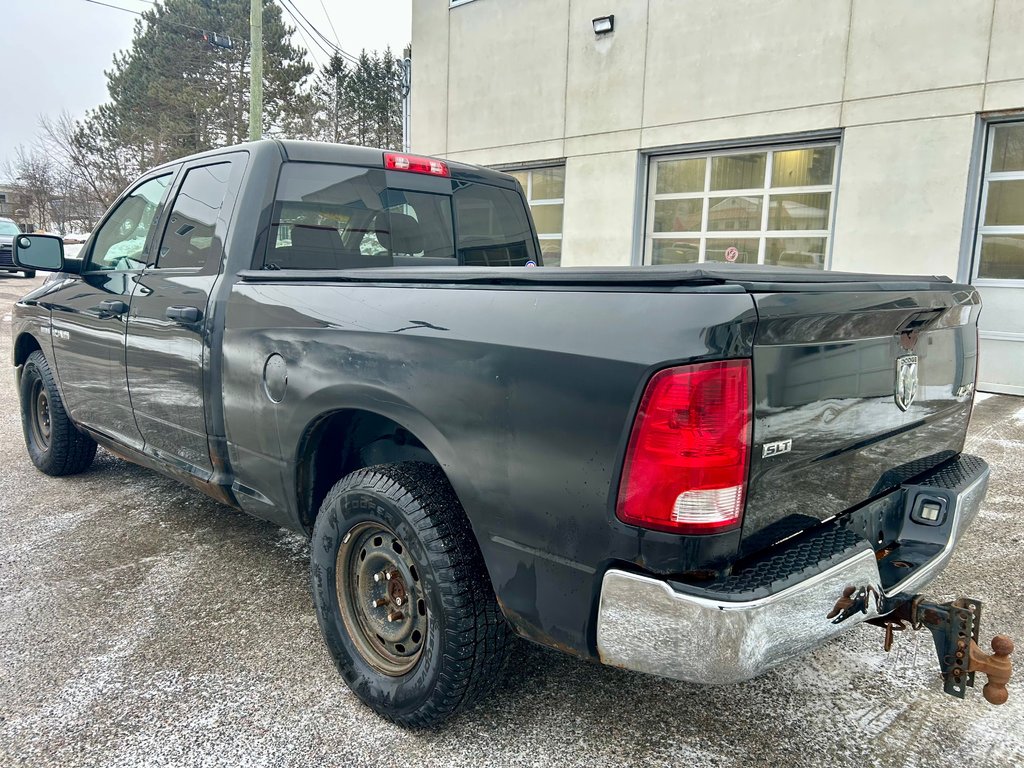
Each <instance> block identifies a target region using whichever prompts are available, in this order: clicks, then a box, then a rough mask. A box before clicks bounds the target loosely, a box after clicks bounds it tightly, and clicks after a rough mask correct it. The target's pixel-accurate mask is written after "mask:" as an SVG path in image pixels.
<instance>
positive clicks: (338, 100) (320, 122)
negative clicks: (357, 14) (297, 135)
mask: <svg viewBox="0 0 1024 768" xmlns="http://www.w3.org/2000/svg"><path fill="white" fill-rule="evenodd" d="M351 74H352V73H351V70H350V69H349V66H348V64H347V63H346V61H345V58H344V57H343V56H342V55H341V54H340V53H335V54H334V55H333V56H331V59H330V61H328V62H327V63H326V64H325V65H324V66H323V67H322V68H321V69H320V72H319V73H318V74H317V76H316V80H315V81H314V83H313V88H312V100H313V103H314V105H315V106H314V110H315V113H314V127H313V131H312V135H313V137H314V138H317V139H319V140H321V141H330V142H333V143H335V144H343V143H345V142H349V141H352V137H351V131H352V126H351V122H352V121H351V110H350V109H349V106H348V103H347V100H346V94H347V85H348V79H349V77H350V75H351Z"/></svg>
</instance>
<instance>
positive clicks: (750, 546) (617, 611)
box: [13, 141, 1012, 726]
mask: <svg viewBox="0 0 1024 768" xmlns="http://www.w3.org/2000/svg"><path fill="white" fill-rule="evenodd" d="M13 255H14V260H15V263H16V264H18V265H19V268H23V269H42V270H50V271H52V272H54V274H53V275H52V276H51V277H50V279H49V280H48V281H47V282H46V283H45V284H44V285H43V286H42V287H41V288H39V289H38V290H35V291H33V292H32V293H31V294H29V295H28V296H26V297H25V298H24V299H23V300H22V301H20V302H19V303H18V305H17V307H16V309H15V313H14V340H15V341H14V364H15V366H17V372H18V376H17V380H18V386H19V387H20V393H21V404H22V409H23V422H24V431H25V439H26V443H27V446H28V451H29V454H30V455H31V457H32V460H33V462H34V463H35V464H36V466H37V467H38V468H39V469H41V470H42V471H43V472H46V473H47V474H50V475H68V474H72V473H75V472H81V471H83V470H85V469H86V468H87V467H88V466H89V463H90V462H91V460H92V458H93V455H94V453H95V450H96V446H97V444H99V445H101V446H103V447H105V448H107V449H108V450H110V451H113V452H114V453H116V454H117V455H119V456H123V457H125V458H126V459H128V460H130V461H133V462H137V463H139V464H142V465H145V466H147V467H151V468H153V469H155V470H158V471H160V472H163V473H165V474H167V475H170V476H172V477H175V478H178V479H180V480H182V481H183V482H186V483H188V484H190V485H192V486H194V487H196V488H198V489H200V490H201V491H203V492H204V493H207V494H209V495H210V496H212V497H213V498H215V499H217V500H219V501H221V502H223V503H224V504H226V505H229V506H232V507H235V508H238V509H242V510H245V511H246V512H249V513H251V514H253V515H256V516H258V517H261V518H265V519H267V520H270V521H273V522H275V523H278V524H280V525H283V526H288V527H290V528H294V529H296V530H300V531H306V532H307V533H309V534H310V535H311V537H312V542H311V552H312V563H311V579H312V593H313V599H314V602H315V605H316V611H317V617H318V619H319V622H320V627H321V630H322V632H323V636H324V640H325V641H326V643H327V645H328V647H329V649H330V651H331V653H332V655H333V657H334V659H335V661H336V663H337V666H338V669H339V670H340V672H341V674H342V675H343V677H344V679H345V681H346V682H347V683H348V684H349V686H351V688H352V689H353V690H354V691H355V692H356V693H357V694H358V695H359V697H360V698H362V699H363V701H365V702H366V703H367V704H369V705H370V706H371V707H373V708H374V709H375V710H377V711H378V712H380V713H382V714H383V715H385V716H387V717H389V718H391V719H393V720H394V721H396V722H398V723H401V724H403V725H409V726H423V725H430V724H434V723H438V722H440V721H442V720H444V719H445V718H447V717H449V716H451V715H452V714H453V713H455V712H457V711H458V710H460V709H461V708H462V707H464V706H466V705H467V704H469V703H470V702H472V701H474V700H475V699H477V698H478V697H479V696H480V695H481V694H482V693H483V692H484V691H486V690H487V689H488V688H489V687H490V686H492V685H493V684H494V682H495V681H496V680H497V679H499V677H500V675H499V672H500V669H501V667H502V664H503V662H504V660H505V659H506V656H507V652H508V649H509V644H510V641H511V638H512V636H513V635H514V634H518V635H521V636H523V637H526V638H529V639H531V640H533V641H536V642H538V643H541V644H544V645H547V646H550V647H552V648H557V649H559V650H562V651H564V652H566V653H570V654H573V655H576V656H579V657H582V658H586V659H593V660H598V661H600V662H602V663H605V664H610V665H614V666H619V667H625V668H628V669H633V670H640V671H643V672H648V673H653V674H657V675H663V676H667V677H672V678H677V679H680V680H686V681H691V682H697V683H729V682H734V681H740V680H745V679H748V678H751V677H753V676H755V675H758V674H759V673H761V672H763V671H764V670H766V669H768V668H769V667H771V666H773V665H775V664H778V663H779V662H781V661H783V660H786V659H789V658H792V657H794V656H796V655H798V654H801V653H804V652H806V651H808V650H810V649H812V648H814V647H816V646H818V645H820V644H821V643H823V642H824V641H825V640H827V639H828V638H830V637H832V636H833V635H835V634H837V633H839V632H841V631H844V630H847V629H850V628H852V627H854V626H856V625H858V624H861V623H864V622H870V623H873V624H877V625H880V626H882V627H886V629H887V632H889V633H891V631H892V630H893V629H894V628H897V627H899V628H902V626H903V625H911V626H913V627H915V628H921V627H924V628H927V629H929V630H930V631H931V632H932V634H933V635H934V637H935V642H936V647H937V650H938V657H939V664H940V667H941V671H942V673H943V675H944V677H945V685H946V690H947V691H948V692H950V693H954V694H956V695H959V696H962V695H963V694H964V691H965V688H966V687H968V686H970V685H972V684H973V677H974V673H975V671H977V670H981V671H984V672H986V673H987V674H988V676H989V683H988V685H987V686H986V697H987V698H989V700H990V701H993V702H997V703H998V702H999V701H1001V700H1004V699H1005V696H1006V689H1005V683H1006V681H1007V679H1008V677H1009V659H1008V657H1007V654H1008V653H1009V651H1010V650H1012V644H1011V643H1010V642H1009V640H1008V639H1005V638H997V640H996V641H995V645H994V647H995V650H996V653H995V654H993V655H988V654H985V653H983V652H982V651H981V650H980V649H979V648H978V647H977V641H978V639H979V638H978V621H979V619H980V607H981V606H980V603H979V602H977V601H975V600H967V599H961V600H959V601H957V602H955V603H942V604H938V603H930V602H926V601H925V600H924V599H923V598H921V597H919V595H918V592H919V591H920V590H921V589H922V588H923V587H924V586H925V585H926V584H927V583H928V582H929V581H930V580H931V579H932V578H934V577H935V576H936V575H937V574H938V573H939V572H940V571H941V570H942V568H943V567H944V566H945V565H946V563H947V561H948V560H949V558H950V555H951V553H952V550H953V548H954V547H955V546H956V544H957V542H958V540H959V539H960V538H961V536H962V535H963V533H964V530H965V529H966V527H967V526H968V525H969V524H970V522H971V520H972V519H973V518H974V516H975V515H976V513H977V512H978V509H979V507H980V505H981V502H982V499H983V498H984V495H985V490H986V486H987V482H988V475H989V469H988V467H987V465H986V464H985V462H984V461H982V460H981V459H979V458H977V457H974V456H968V455H964V454H963V453H962V449H963V446H964V439H965V434H966V431H967V426H968V421H969V419H970V414H971V407H972V403H973V396H974V380H975V369H976V364H977V321H978V314H979V311H980V309H981V305H980V302H979V298H978V294H977V293H976V292H975V291H974V290H973V289H972V288H971V287H970V286H967V285H955V284H952V283H950V282H949V281H948V280H946V279H944V278H924V277H899V276H879V275H855V274H840V273H834V272H824V273H823V272H816V271H807V270H786V269H776V268H756V267H738V266H735V265H728V264H721V265H716V264H695V265H689V266H679V267H667V268H621V269H550V268H549V269H544V268H537V269H534V268H532V267H534V266H537V267H542V263H541V254H540V249H539V247H538V241H537V237H536V233H535V231H534V228H533V224H532V222H531V219H530V216H529V211H528V208H527V206H526V203H525V200H524V197H523V193H522V190H521V189H520V188H519V186H518V185H517V183H516V182H515V180H514V179H513V178H511V177H509V176H507V175H504V174H501V173H497V172H495V171H491V170H487V169H484V168H476V167H472V166H468V165H460V164H457V163H448V162H445V161H441V160H436V159H432V158H421V157H415V156H410V155H403V154H395V153H389V152H385V151H381V150H372V149H365V148H357V147H343V146H336V145H317V144H308V143H299V142H271V141H267V142H258V143H254V144H248V145H242V146H238V147H232V148H228V149H224V150H219V151H216V152H211V153H207V154H203V155H199V156H195V157H189V158H186V159H183V160H180V161H177V162H173V163H170V164H168V165H165V166H162V167H160V168H157V169H155V170H153V171H151V172H150V173H148V174H146V175H145V176H144V177H142V178H141V179H140V180H139V181H138V182H137V183H136V184H135V185H133V186H132V187H131V188H129V189H128V190H127V191H126V192H125V193H124V194H123V195H122V197H121V198H120V199H119V200H118V201H117V203H116V204H115V205H114V206H113V207H112V208H111V210H110V211H109V212H108V213H107V215H106V217H105V219H104V220H103V221H101V223H100V225H99V226H98V227H97V228H96V230H95V232H94V234H93V235H92V237H91V239H90V241H89V242H88V244H87V245H86V246H85V247H84V249H83V250H82V252H81V258H80V259H75V260H71V259H67V258H65V257H64V254H63V252H62V249H61V246H60V243H59V241H58V240H56V239H54V238H50V237H47V236H35V235H22V236H18V237H16V238H15V244H14V254H13ZM879 695H884V694H883V693H882V692H881V691H880V693H879Z"/></svg>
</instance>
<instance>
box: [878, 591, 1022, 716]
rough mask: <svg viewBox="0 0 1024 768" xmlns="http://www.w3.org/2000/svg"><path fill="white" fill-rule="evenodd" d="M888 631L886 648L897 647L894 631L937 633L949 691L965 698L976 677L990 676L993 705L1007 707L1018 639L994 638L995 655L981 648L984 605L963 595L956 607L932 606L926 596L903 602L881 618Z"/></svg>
mask: <svg viewBox="0 0 1024 768" xmlns="http://www.w3.org/2000/svg"><path fill="white" fill-rule="evenodd" d="M876 621H877V623H879V624H882V625H883V626H884V627H885V629H886V648H885V649H886V650H889V648H890V647H891V645H892V631H893V630H894V629H896V630H900V629H904V628H905V625H907V624H909V625H910V627H911V628H912V629H927V630H928V631H929V632H931V633H932V640H934V642H935V652H936V654H937V655H938V657H939V667H940V668H941V670H942V677H943V679H944V680H945V683H946V684H945V691H946V693H948V694H950V695H952V696H956V697H957V698H961V699H962V698H964V695H965V693H966V689H967V688H973V687H974V673H975V672H982V673H984V674H985V675H986V676H987V677H988V682H987V683H985V688H984V690H983V691H982V694H983V695H984V696H985V699H986V700H987V701H988V702H989V703H990V704H1005V703H1006V699H1007V696H1008V695H1009V694H1008V692H1007V690H1006V685H1007V683H1009V681H1010V675H1011V674H1012V672H1013V664H1012V662H1011V661H1010V654H1011V653H1013V641H1012V640H1011V639H1010V638H1009V637H1007V636H1006V635H996V636H995V637H993V638H992V650H993V653H992V654H987V653H985V652H984V651H983V650H981V647H980V646H979V645H978V636H979V634H980V632H981V601H980V600H972V599H970V598H966V597H961V598H959V599H958V600H954V601H953V602H951V603H929V602H926V601H925V600H924V597H923V596H922V595H917V596H916V597H913V598H909V599H907V600H905V601H901V602H900V603H899V605H898V607H897V608H896V610H894V611H893V612H892V613H891V614H890V615H888V616H885V617H883V618H881V619H878V620H876Z"/></svg>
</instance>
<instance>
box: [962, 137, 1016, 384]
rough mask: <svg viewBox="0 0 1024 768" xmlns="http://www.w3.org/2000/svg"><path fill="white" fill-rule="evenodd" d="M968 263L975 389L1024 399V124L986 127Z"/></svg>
mask: <svg viewBox="0 0 1024 768" xmlns="http://www.w3.org/2000/svg"><path fill="white" fill-rule="evenodd" d="M972 261H973V263H972V277H973V283H974V285H975V286H976V287H977V288H978V292H979V293H980V294H981V298H982V300H983V301H984V309H983V311H982V313H981V320H980V322H979V326H978V327H979V335H980V337H981V366H980V369H979V371H978V389H980V390H982V391H983V392H1003V393H1008V394H1015V395H1024V122H1012V123H993V124H990V125H989V126H988V128H987V136H986V141H985V164H984V176H983V182H982V189H981V205H980V206H979V211H978V226H977V237H976V238H975V244H974V253H973V260H972Z"/></svg>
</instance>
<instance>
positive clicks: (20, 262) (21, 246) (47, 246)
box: [12, 235, 64, 272]
mask: <svg viewBox="0 0 1024 768" xmlns="http://www.w3.org/2000/svg"><path fill="white" fill-rule="evenodd" d="M12 255H13V257H14V265H15V266H16V267H22V268H23V269H42V270H45V271H47V272H61V271H63V270H64V241H63V240H62V239H61V238H59V237H57V235H15V236H14V249H13V253H12Z"/></svg>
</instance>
